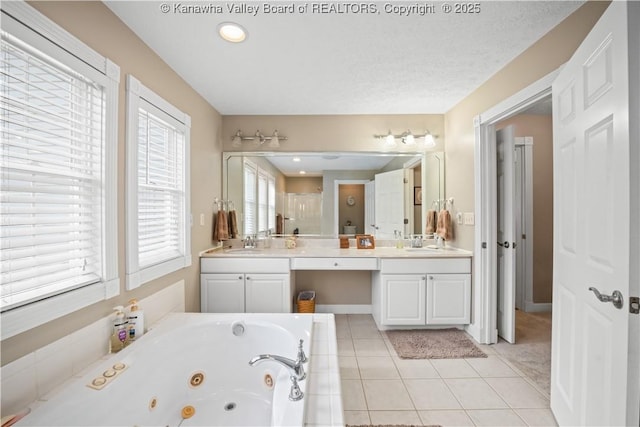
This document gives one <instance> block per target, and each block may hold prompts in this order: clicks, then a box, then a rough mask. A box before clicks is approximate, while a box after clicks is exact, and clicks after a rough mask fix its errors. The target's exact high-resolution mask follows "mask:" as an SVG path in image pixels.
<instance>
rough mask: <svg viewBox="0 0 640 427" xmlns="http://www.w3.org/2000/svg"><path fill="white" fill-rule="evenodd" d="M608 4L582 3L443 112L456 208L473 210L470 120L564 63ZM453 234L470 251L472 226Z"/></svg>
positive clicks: (459, 227) (449, 193) (449, 187)
mask: <svg viewBox="0 0 640 427" xmlns="http://www.w3.org/2000/svg"><path fill="white" fill-rule="evenodd" d="M608 4H609V3H608V2H599V1H590V2H587V3H586V4H584V5H583V6H581V7H580V8H579V9H578V10H577V11H576V12H574V13H573V14H571V15H570V16H569V17H567V18H566V19H565V20H564V21H563V22H561V23H560V24H559V25H558V26H557V27H555V28H554V29H552V30H551V31H549V33H547V34H546V35H545V36H544V37H542V38H541V39H540V40H538V41H537V42H536V43H534V44H533V45H532V46H531V47H529V48H528V49H527V50H525V51H524V52H523V53H522V54H521V55H519V56H518V57H517V58H515V59H514V60H513V61H511V62H510V63H509V64H508V65H507V66H505V67H504V68H503V69H501V70H500V71H498V72H497V73H496V74H495V75H494V76H493V77H491V78H490V79H489V80H487V81H486V82H485V83H484V84H482V85H481V86H480V87H479V88H478V89H476V90H475V91H474V92H473V93H471V94H470V95H469V96H467V97H466V98H465V99H463V100H462V101H461V102H460V103H458V104H457V105H456V106H455V107H454V108H452V109H451V110H449V111H448V112H447V113H446V114H445V118H444V122H445V135H446V146H445V149H446V165H447V166H446V188H447V191H446V196H447V197H454V198H455V207H456V210H457V211H461V212H473V211H474V204H475V201H474V144H475V138H474V127H473V118H474V117H475V116H477V115H478V114H481V113H483V112H484V111H486V110H488V109H489V108H491V107H493V106H494V105H496V104H498V103H499V102H500V101H502V100H504V99H506V98H508V97H509V96H511V95H513V94H515V93H517V92H518V91H520V90H522V89H524V88H526V87H527V86H529V85H530V84H531V83H533V82H535V81H537V80H539V79H540V78H542V77H544V76H545V75H547V74H549V73H550V72H552V71H554V70H556V69H557V68H558V67H560V66H561V65H562V64H563V63H565V62H566V61H567V60H568V59H569V58H570V57H571V55H572V54H573V52H574V51H575V50H576V48H577V47H578V46H579V45H580V42H581V41H582V40H583V39H584V37H585V36H586V35H587V33H588V32H589V30H590V29H591V28H592V27H593V25H594V24H595V22H596V21H597V20H598V18H599V17H600V15H602V13H603V12H604V10H605V9H606V7H607V5H608ZM469 72H472V70H469ZM453 234H454V240H453V241H452V242H451V243H452V245H454V246H459V247H462V248H464V249H470V250H472V249H473V245H474V227H473V226H469V225H466V226H464V225H457V224H454V233H453Z"/></svg>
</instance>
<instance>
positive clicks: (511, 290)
mask: <svg viewBox="0 0 640 427" xmlns="http://www.w3.org/2000/svg"><path fill="white" fill-rule="evenodd" d="M496 147H497V150H496V151H497V166H498V168H497V169H498V179H497V183H498V191H497V195H498V209H497V211H498V236H497V241H498V269H497V271H498V335H499V336H501V337H502V338H503V339H504V340H505V341H507V342H510V343H512V344H513V343H515V341H516V318H515V309H516V294H515V284H516V269H515V266H516V251H515V248H514V247H513V242H515V241H516V239H515V233H516V221H515V215H516V214H515V188H516V186H515V184H516V182H515V164H514V161H515V138H514V136H513V126H507V127H506V128H504V129H501V130H499V131H497V132H496Z"/></svg>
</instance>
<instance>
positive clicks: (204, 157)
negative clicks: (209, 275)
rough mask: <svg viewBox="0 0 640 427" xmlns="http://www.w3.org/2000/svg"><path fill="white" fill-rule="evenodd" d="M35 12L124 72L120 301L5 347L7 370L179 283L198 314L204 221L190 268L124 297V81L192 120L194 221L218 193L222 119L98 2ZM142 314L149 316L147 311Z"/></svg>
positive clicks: (50, 5) (206, 242)
mask: <svg viewBox="0 0 640 427" xmlns="http://www.w3.org/2000/svg"><path fill="white" fill-rule="evenodd" d="M30 4H31V5H32V6H34V7H35V8H36V9H38V10H39V11H40V12H41V13H43V14H44V15H46V16H47V17H48V18H50V19H51V20H53V21H54V22H56V23H57V24H59V25H60V26H62V27H63V28H65V29H66V30H67V31H69V32H70V33H71V34H73V35H75V36H76V37H77V38H79V39H80V40H82V41H83V42H84V43H85V44H87V45H89V46H90V47H91V48H93V49H94V50H96V51H97V52H99V53H100V54H102V55H103V56H106V57H107V58H109V59H111V60H112V61H113V62H115V63H116V64H117V65H118V66H120V72H121V75H120V94H119V110H118V120H119V128H118V165H119V168H118V169H119V170H120V171H121V173H120V176H119V177H118V199H119V200H118V231H119V232H118V236H119V237H118V252H119V259H120V261H119V274H120V280H121V290H120V295H119V296H118V297H115V298H112V299H110V300H108V301H104V302H101V303H98V304H94V305H92V306H90V307H87V308H85V309H82V310H80V311H78V312H75V313H72V314H69V315H67V316H64V317H62V318H60V319H57V320H55V321H53V322H50V323H48V324H46V325H43V326H40V327H38V328H34V329H32V330H30V331H27V332H24V333H22V334H19V335H16V336H14V337H11V338H9V339H6V340H4V341H2V343H1V345H2V365H5V364H7V363H9V362H11V361H13V360H15V359H17V358H19V357H21V356H23V355H25V354H27V353H29V352H32V351H34V350H35V349H37V348H39V347H42V346H44V345H46V344H49V343H51V342H53V341H55V340H57V339H59V338H61V337H64V336H66V335H68V334H69V333H70V332H71V331H74V330H77V329H79V328H82V327H84V326H86V325H88V324H90V323H92V322H95V321H96V320H98V319H100V318H102V317H104V316H106V315H108V314H109V313H110V312H111V311H112V310H111V308H112V307H113V306H115V305H118V304H126V303H127V301H128V300H129V299H131V298H134V297H135V298H138V299H141V298H144V297H147V296H149V295H151V294H154V293H156V292H158V291H160V290H161V289H163V288H165V287H167V286H168V285H170V284H173V283H175V282H177V281H179V280H182V279H184V281H185V288H186V310H187V311H199V307H200V286H199V262H198V256H197V255H198V252H199V251H201V250H203V249H205V248H207V247H209V246H210V245H211V238H210V236H211V223H210V221H205V225H204V226H199V225H198V224H199V221H194V226H193V229H192V240H191V252H192V255H193V264H192V266H191V267H189V268H185V269H182V270H180V271H177V272H175V273H172V274H169V275H167V276H164V277H162V278H160V279H158V280H154V281H153V282H150V283H147V284H145V285H143V286H142V287H140V288H138V289H136V290H135V291H132V292H127V291H126V290H125V289H124V282H125V280H124V279H125V235H124V230H125V223H124V218H125V215H124V196H125V187H124V182H125V179H124V170H125V157H124V153H125V76H126V74H133V75H135V77H136V78H138V79H139V80H140V81H141V82H142V83H143V84H144V85H146V86H148V87H149V88H151V89H152V90H154V91H155V92H156V93H158V94H159V95H160V96H162V97H163V98H165V99H166V100H167V101H169V102H171V103H172V104H174V105H175V106H176V107H178V108H179V109H181V110H182V111H184V112H185V113H187V114H189V115H190V116H191V120H192V122H191V125H192V128H191V211H192V213H193V216H194V218H199V215H200V213H204V214H206V215H207V216H208V217H210V215H211V214H212V201H213V198H214V197H215V196H219V195H220V191H221V184H220V182H221V180H220V178H221V151H222V147H221V145H220V129H221V125H222V117H221V116H220V114H218V112H217V111H216V110H215V109H213V108H212V107H211V106H210V105H209V104H208V103H207V102H205V101H204V99H202V97H200V96H199V95H198V94H197V93H196V92H194V91H193V89H191V87H190V86H189V85H188V84H186V83H185V82H184V81H183V80H182V79H181V78H180V77H179V76H178V75H177V74H176V73H175V72H173V71H172V70H171V69H170V68H169V67H168V66H167V65H166V64H165V63H164V62H163V61H162V60H161V59H160V58H159V57H158V56H157V55H156V54H155V53H154V52H153V51H152V50H151V49H149V48H148V47H147V46H146V45H145V44H143V43H142V41H141V40H139V39H138V38H137V37H136V35H135V34H134V33H133V32H132V31H131V30H129V28H127V27H126V26H125V25H124V24H123V23H122V22H121V21H120V20H119V19H118V18H117V17H116V16H115V15H114V14H112V13H111V11H110V10H109V9H108V8H107V7H106V6H104V5H103V4H102V3H101V2H94V1H89V2H75V1H74V2H33V3H30ZM141 308H142V309H144V307H141Z"/></svg>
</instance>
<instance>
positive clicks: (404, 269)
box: [380, 258, 471, 274]
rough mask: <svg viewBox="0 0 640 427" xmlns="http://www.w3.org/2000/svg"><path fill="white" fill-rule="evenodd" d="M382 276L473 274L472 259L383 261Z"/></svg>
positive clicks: (381, 265)
mask: <svg viewBox="0 0 640 427" xmlns="http://www.w3.org/2000/svg"><path fill="white" fill-rule="evenodd" d="M380 272H381V273H382V274H425V273H471V258H420V259H382V260H381V261H380Z"/></svg>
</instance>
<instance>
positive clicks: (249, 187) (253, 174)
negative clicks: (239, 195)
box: [244, 162, 258, 234]
mask: <svg viewBox="0 0 640 427" xmlns="http://www.w3.org/2000/svg"><path fill="white" fill-rule="evenodd" d="M257 176H258V173H257V168H256V166H255V165H254V164H252V163H250V162H245V163H244V234H255V233H257V232H258V228H257V223H256V222H257V219H258V217H257V206H256V203H257V201H258V197H257V191H256V190H257V186H256V179H257Z"/></svg>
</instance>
